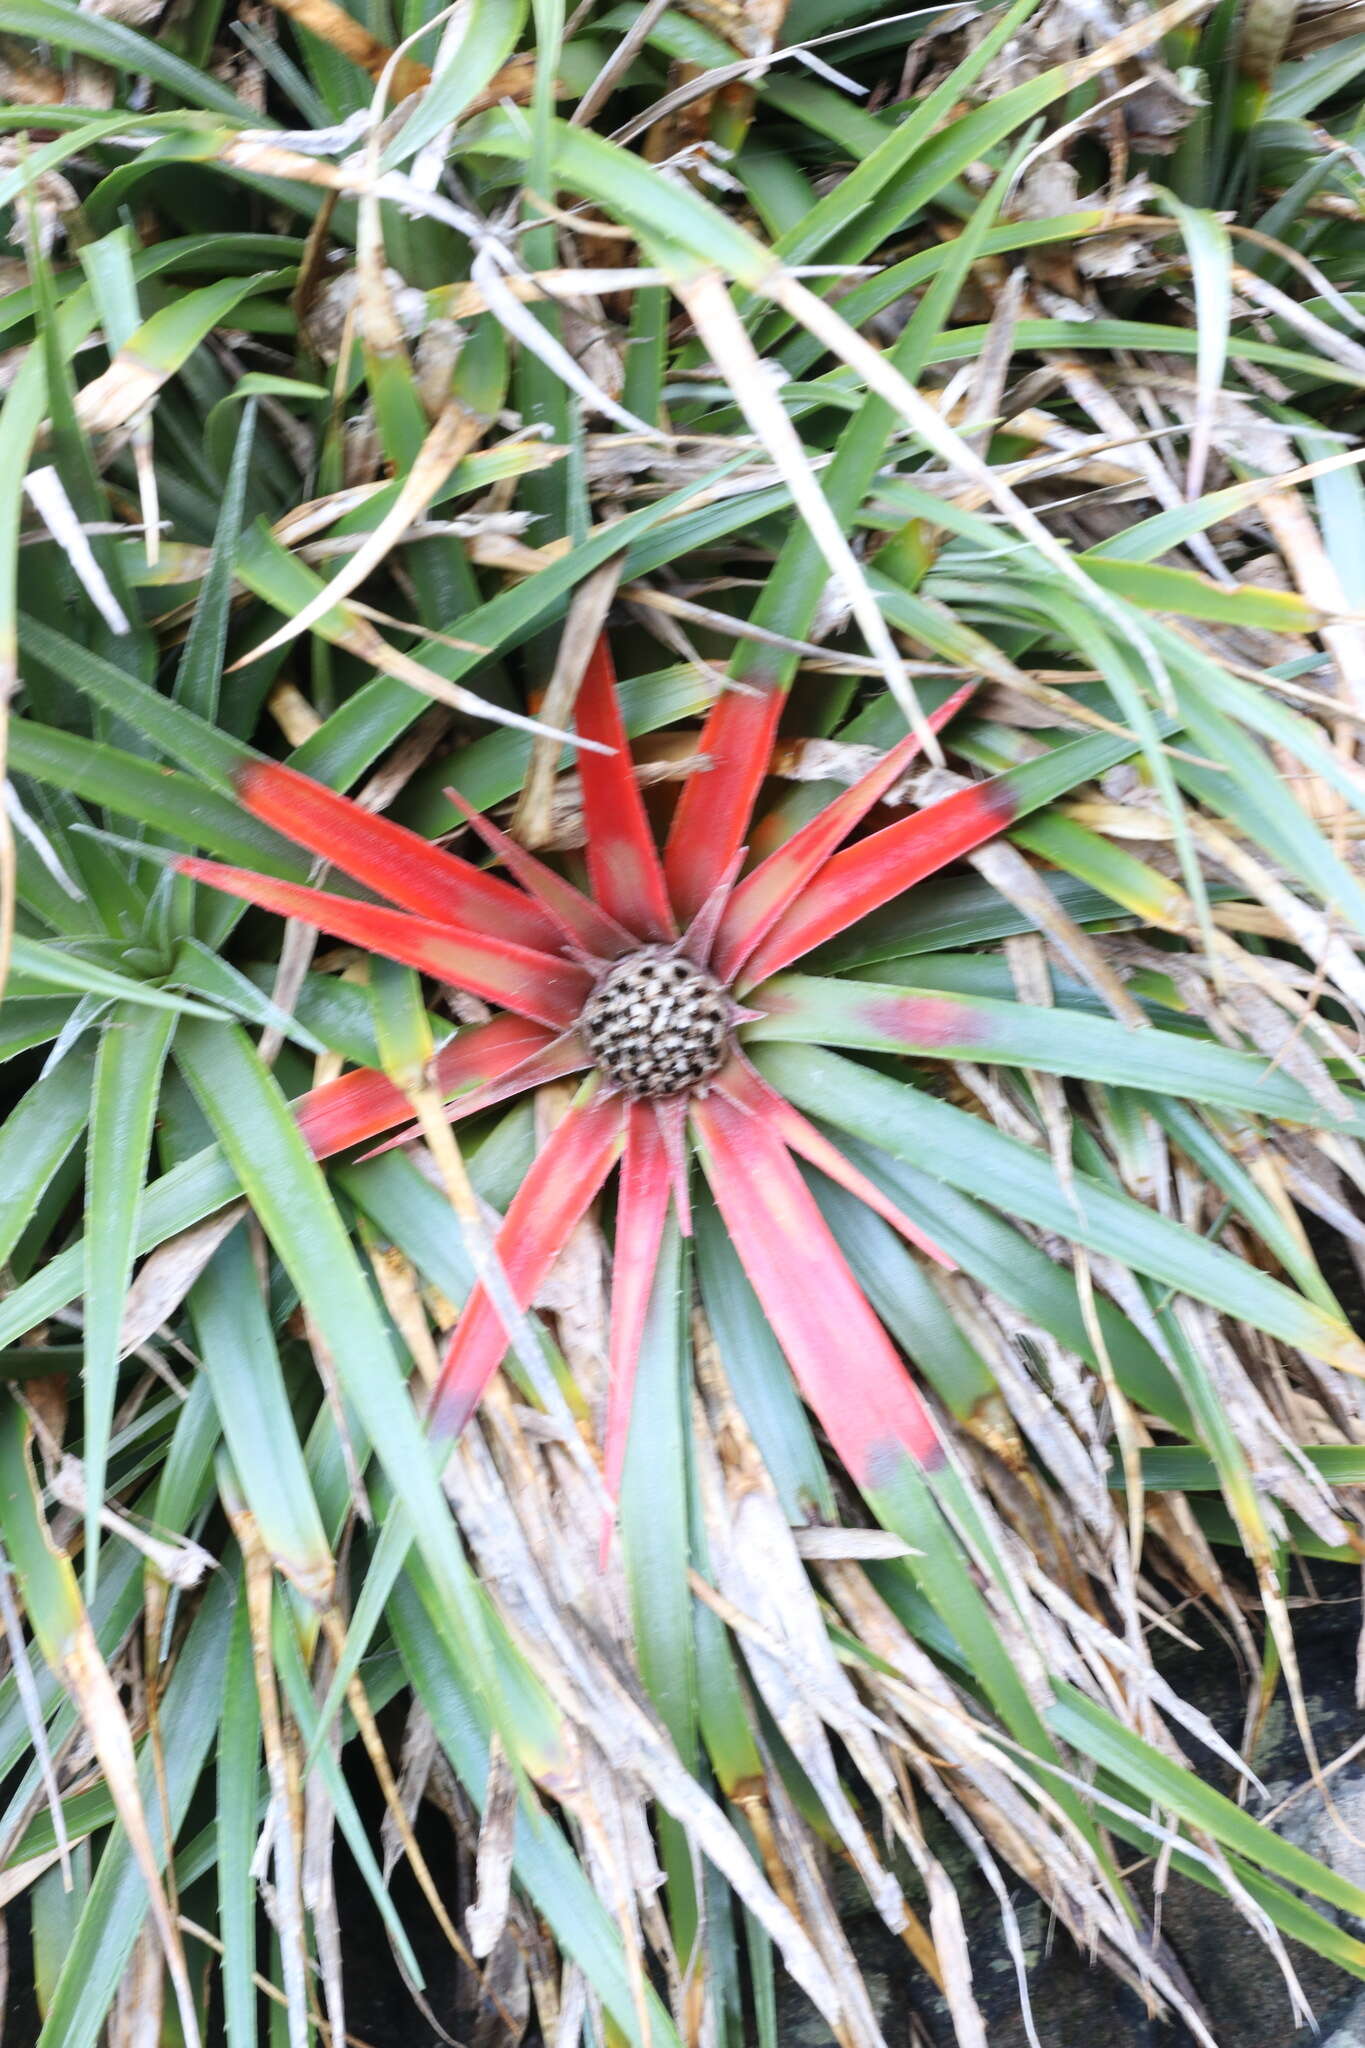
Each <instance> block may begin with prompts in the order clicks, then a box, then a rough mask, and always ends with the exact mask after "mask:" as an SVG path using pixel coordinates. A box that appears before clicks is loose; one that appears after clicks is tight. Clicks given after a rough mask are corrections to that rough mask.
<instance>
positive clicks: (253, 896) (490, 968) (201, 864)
mask: <svg viewBox="0 0 1365 2048" xmlns="http://www.w3.org/2000/svg"><path fill="white" fill-rule="evenodd" d="M176 867H177V869H178V870H179V872H180V873H181V874H182V875H189V876H191V877H192V878H193V879H194V880H195V881H198V882H210V883H212V885H213V887H214V888H215V889H222V890H223V891H224V892H225V893H226V894H227V895H229V896H240V897H241V898H242V899H243V901H244V902H247V903H255V904H256V905H258V907H259V908H260V909H262V910H275V911H278V912H279V913H280V915H281V916H282V917H297V918H301V919H302V920H303V921H304V923H305V924H311V925H313V926H314V927H315V928H316V929H317V930H318V931H324V932H330V933H331V935H332V937H333V938H337V939H348V940H349V941H350V942H351V944H352V945H356V946H363V947H365V949H366V951H367V952H371V953H382V954H384V955H385V956H386V958H388V959H390V960H401V961H403V962H404V963H405V964H406V965H407V966H409V967H415V968H417V969H418V971H419V972H420V973H422V974H434V975H435V976H436V977H437V978H438V979H439V980H441V981H448V982H451V983H453V984H454V986H455V987H456V988H462V989H467V990H468V991H469V993H470V994H471V995H476V996H482V997H483V998H484V999H485V1001H487V1002H490V1003H502V1004H504V1005H505V1006H506V1008H507V1009H509V1010H515V1011H516V1013H517V1015H518V1016H519V1017H532V1018H534V1019H535V1020H536V1022H537V1023H540V1024H553V1025H556V1026H558V1027H559V1028H560V1029H563V1028H564V1027H565V1026H567V1025H569V1024H571V1023H572V1022H573V1020H574V1018H575V1017H576V1016H577V1015H578V1013H579V1011H580V1009H581V1008H582V1007H583V1003H584V1001H585V1000H586V997H587V994H588V991H589V989H590V988H591V986H592V984H591V982H590V980H589V978H588V976H587V975H586V974H585V973H584V971H583V969H582V968H581V967H576V966H575V965H574V964H573V962H572V961H569V960H557V959H555V958H554V957H553V955H551V954H549V953H536V952H532V951H531V950H530V948H529V947H527V946H516V945H512V944H511V943H510V942H508V941H507V940H504V939H495V938H493V937H492V936H491V935H490V934H486V933H479V932H467V931H461V930H459V929H457V928H456V927H455V926H453V925H440V924H435V923H433V922H432V920H431V919H429V918H425V917H414V916H412V915H411V914H410V913H409V912H408V911H406V910H389V909H387V908H386V907H385V906H384V905H383V904H379V903H360V902H357V901H356V900H355V899H354V898H353V897H350V896H334V895H332V894H331V893H330V892H329V891H327V890H325V889H305V888H303V887H301V886H300V885H299V884H298V883H297V882H277V881H274V880H273V879H271V878H270V877H269V876H266V875H253V874H251V873H249V872H248V871H247V870H246V869H245V868H229V867H223V866H220V864H219V863H218V862H217V861H212V860H198V859H195V858H190V857H187V858H186V859H184V860H180V861H177V862H176Z"/></svg>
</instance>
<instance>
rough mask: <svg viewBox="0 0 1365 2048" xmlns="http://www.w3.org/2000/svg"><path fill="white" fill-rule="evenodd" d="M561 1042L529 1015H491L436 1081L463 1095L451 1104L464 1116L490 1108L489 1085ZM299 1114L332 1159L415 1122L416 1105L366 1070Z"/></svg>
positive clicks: (346, 1077) (314, 1096)
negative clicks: (397, 1126)
mask: <svg viewBox="0 0 1365 2048" xmlns="http://www.w3.org/2000/svg"><path fill="white" fill-rule="evenodd" d="M559 1042H560V1041H559V1040H558V1039H557V1038H556V1036H555V1033H554V1032H553V1031H551V1030H549V1029H547V1027H546V1026H545V1025H543V1024H532V1023H530V1022H529V1021H528V1019H526V1018H525V1017H493V1018H490V1020H489V1022H488V1023H487V1024H475V1025H473V1026H472V1027H471V1028H470V1029H469V1030H468V1031H461V1032H460V1033H459V1034H458V1035H457V1036H456V1037H455V1038H452V1039H451V1041H450V1043H449V1045H446V1046H443V1047H442V1049H441V1051H440V1052H439V1053H437V1055H436V1058H435V1059H434V1060H433V1062H432V1079H433V1080H434V1082H435V1084H436V1086H437V1087H438V1088H439V1089H440V1090H441V1093H442V1094H443V1095H446V1096H454V1097H457V1098H458V1100H457V1101H456V1103H455V1104H453V1105H452V1106H453V1107H454V1108H455V1109H456V1110H457V1111H458V1113H459V1114H460V1115H462V1116H464V1115H468V1113H469V1110H470V1108H471V1107H472V1106H474V1105H475V1104H476V1103H477V1104H478V1106H479V1107H483V1106H484V1100H485V1099H486V1091H487V1090H488V1089H489V1088H490V1087H494V1086H496V1084H497V1083H498V1082H499V1081H501V1080H503V1079H504V1078H505V1077H506V1076H507V1075H508V1074H509V1073H513V1072H515V1071H516V1070H517V1069H519V1068H520V1067H522V1066H524V1065H525V1064H526V1062H527V1060H528V1059H529V1058H530V1057H531V1055H532V1054H534V1053H538V1052H540V1051H542V1050H543V1049H544V1048H545V1047H547V1046H552V1045H557V1044H558V1043H559ZM522 1085H524V1086H526V1087H530V1086H532V1085H533V1084H532V1083H531V1082H530V1081H527V1082H525V1083H523V1084H522ZM494 1099H496V1098H494ZM293 1110H294V1118H295V1121H296V1122H297V1124H298V1126H299V1129H300V1130H301V1131H302V1133H303V1136H304V1140H305V1142H306V1144H307V1145H308V1146H309V1148H310V1150H311V1151H312V1154H313V1157H314V1158H315V1159H330V1158H331V1156H332V1154H333V1153H334V1152H345V1151H346V1150H347V1149H348V1148H349V1147H350V1146H352V1145H359V1144H360V1143H362V1142H363V1140H364V1139H366V1138H374V1137H377V1136H378V1135H379V1133H380V1132H381V1131H391V1130H392V1129H393V1127H394V1125H395V1124H403V1123H409V1122H411V1120H412V1104H411V1103H410V1102H409V1101H408V1098H407V1096H406V1095H404V1093H403V1091H402V1089H401V1088H395V1087H394V1085H393V1083H392V1081H388V1080H386V1079H385V1078H384V1076H383V1075H382V1074H379V1073H375V1072H374V1071H373V1070H372V1069H371V1068H368V1067H362V1068H359V1069H357V1071H356V1072H355V1073H353V1074H341V1075H339V1076H338V1078H337V1079H336V1080H335V1081H325V1082H324V1083H323V1084H322V1086H321V1087H320V1088H310V1089H309V1090H308V1093H307V1094H306V1095H300V1096H299V1097H298V1099H297V1100H296V1101H295V1103H294V1104H293Z"/></svg>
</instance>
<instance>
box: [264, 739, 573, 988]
mask: <svg viewBox="0 0 1365 2048" xmlns="http://www.w3.org/2000/svg"><path fill="white" fill-rule="evenodd" d="M236 785H237V794H238V796H239V797H240V798H241V800H242V802H243V803H244V804H245V805H246V808H247V809H248V810H249V811H250V812H252V813H253V815H254V816H256V817H258V818H260V819H261V820H262V821H263V823H265V824H267V825H273V826H274V827H275V830H276V831H277V832H282V833H283V834H284V836H285V837H286V838H287V839H292V840H294V841H296V842H297V844H298V845H300V846H306V847H307V848H308V850H309V852H310V853H316V854H318V855H319V856H320V857H321V858H322V859H323V860H328V861H330V862H331V863H332V865H333V867H338V868H340V869H341V871H342V873H343V874H346V875H350V876H351V878H352V880H353V881H357V882H363V883H364V885H365V887H366V888H367V889H373V890H374V892H375V894H376V895H377V896H384V897H387V899H388V900H389V902H390V903H397V904H401V906H402V908H403V909H404V910H414V911H416V912H418V914H419V915H420V916H422V917H430V918H434V919H436V921H437V922H438V923H441V924H458V925H461V926H463V928H464V929H465V930H466V931H471V932H487V933H490V934H491V935H492V936H493V937H495V938H500V939H510V940H512V941H513V942H514V943H515V944H516V945H519V946H530V947H533V948H536V949H538V950H540V951H542V952H543V951H546V950H547V949H548V950H557V949H558V944H559V934H558V931H557V928H556V926H555V924H554V923H553V922H552V920H551V919H550V918H549V917H548V916H547V915H546V913H545V912H544V911H543V910H542V909H541V908H540V906H539V905H538V904H536V903H533V902H532V901H531V900H530V898H529V897H527V896H526V895H524V894H523V893H522V891H521V890H520V889H514V888H513V887H512V886H511V884H510V883H508V882H504V881H503V880H502V878H501V877H500V876H498V875H489V874H485V873H484V871H483V869H482V868H476V867H474V866H473V865H472V864H471V863H470V862H469V861H465V860H460V859H458V858H457V857H456V856H455V855H454V854H451V853H443V852H442V851H441V849H440V848H439V847H436V846H430V845H428V843H427V841H426V840H425V839H422V838H419V836H418V835H417V833H415V832H409V831H408V830H407V828H406V827H405V826H403V825H395V824H394V822H393V820H392V819H391V818H381V817H378V816H376V814H375V813H374V812H373V811H367V810H366V809H364V807H363V806H362V805H360V804H357V803H353V802H352V801H351V799H350V798H349V797H344V796H338V795H337V793H336V791H335V790H332V789H328V788H327V786H326V784H325V783H321V782H315V781H314V780H313V778H312V777H311V776H310V775H300V774H299V772H298V770H297V769H296V768H286V767H284V766H282V765H281V763H279V762H278V761H248V762H246V763H244V764H243V766H242V767H241V769H240V770H239V771H238V773H237V776H236Z"/></svg>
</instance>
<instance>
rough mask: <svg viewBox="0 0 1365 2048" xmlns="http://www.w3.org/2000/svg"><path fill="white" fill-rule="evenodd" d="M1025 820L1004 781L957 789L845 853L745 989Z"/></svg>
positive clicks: (763, 956)
mask: <svg viewBox="0 0 1365 2048" xmlns="http://www.w3.org/2000/svg"><path fill="white" fill-rule="evenodd" d="M1017 816H1018V800H1017V798H1016V797H1015V795H1014V792H1013V791H1012V789H1011V788H1010V786H1009V784H1008V783H1007V782H1006V781H1005V779H1004V777H1003V776H997V777H996V778H995V779H994V780H993V781H991V782H980V783H976V784H974V785H973V786H972V788H970V789H959V790H955V791H954V793H953V795H952V796H948V797H944V799H943V801H942V802H941V803H936V804H931V805H929V807H928V809H927V810H923V811H916V812H915V813H914V815H913V816H912V817H909V818H898V819H897V820H896V822H895V824H894V825H887V826H885V827H883V829H882V830H881V831H880V832H874V833H873V834H872V835H871V837H870V838H868V839H860V840H859V842H858V844H857V845H856V846H848V847H845V849H844V851H843V852H842V853H836V854H835V855H834V857H833V859H832V860H830V861H827V862H826V864H825V866H824V868H823V870H822V871H821V872H820V873H819V874H818V875H816V877H815V879H814V880H813V881H812V882H810V883H809V884H808V886H807V887H806V888H805V889H804V890H802V892H801V894H800V896H799V897H798V898H797V900H796V902H795V903H793V905H792V907H791V908H790V910H788V911H786V912H785V913H784V915H783V916H782V917H780V918H779V919H778V921H777V923H776V924H775V925H774V926H773V927H772V929H771V930H770V931H769V933H768V935H767V937H766V938H765V939H763V940H762V941H761V942H760V943H759V945H758V946H757V947H756V949H755V950H754V952H753V953H752V954H751V955H750V958H749V962H748V965H747V966H746V967H745V969H744V975H743V983H742V985H743V986H744V987H745V988H753V987H754V986H755V985H756V984H757V983H758V982H760V981H766V980H767V978H768V976H769V975H770V974H776V973H777V972H778V971H779V970H780V969H781V968H783V967H789V966H790V965H791V963H792V961H793V960H799V959H800V958H801V956H802V954H803V953H809V952H810V951H811V950H812V949H813V948H814V947H816V946H822V945H823V944H824V943H825V941H826V940H827V939H832V938H833V937H834V936H835V934H836V932H841V931H844V930H846V929H847V927H848V926H849V925H851V924H856V923H857V921H858V919H859V918H860V917H867V916H868V915H869V914H870V913H871V912H872V911H874V910H880V909H881V906H882V905H883V903H889V902H890V900H891V898H892V897H893V896H899V895H900V893H901V891H902V890H904V889H908V888H909V887H910V886H911V884H912V883H914V882H922V881H923V880H924V878H925V876H926V875H933V874H937V872H938V870H939V869H940V868H942V867H946V866H947V865H948V863H949V861H954V860H958V859H960V858H961V856H962V855H963V854H964V853H970V852H971V851H972V848H973V847H976V846H981V845H984V843H985V841H986V840H988V839H994V838H995V836H996V834H997V833H998V832H1003V831H1004V830H1005V827H1006V826H1007V825H1010V824H1012V823H1013V822H1014V819H1015V818H1016V817H1017Z"/></svg>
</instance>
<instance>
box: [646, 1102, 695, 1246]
mask: <svg viewBox="0 0 1365 2048" xmlns="http://www.w3.org/2000/svg"><path fill="white" fill-rule="evenodd" d="M687 1110H688V1100H687V1097H686V1096H685V1095H665V1096H664V1098H663V1100H662V1101H661V1102H656V1103H655V1105H654V1114H655V1117H656V1118H657V1119H658V1124H659V1136H660V1137H661V1138H662V1140H663V1147H664V1157H665V1159H667V1161H668V1178H669V1183H670V1185H671V1187H672V1189H673V1213H674V1215H675V1216H676V1217H677V1219H678V1228H679V1230H680V1231H681V1232H682V1234H683V1236H684V1237H691V1235H692V1190H691V1188H690V1186H689V1185H688V1182H689V1169H690V1167H691V1163H692V1162H691V1154H690V1152H689V1150H688V1144H687Z"/></svg>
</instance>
